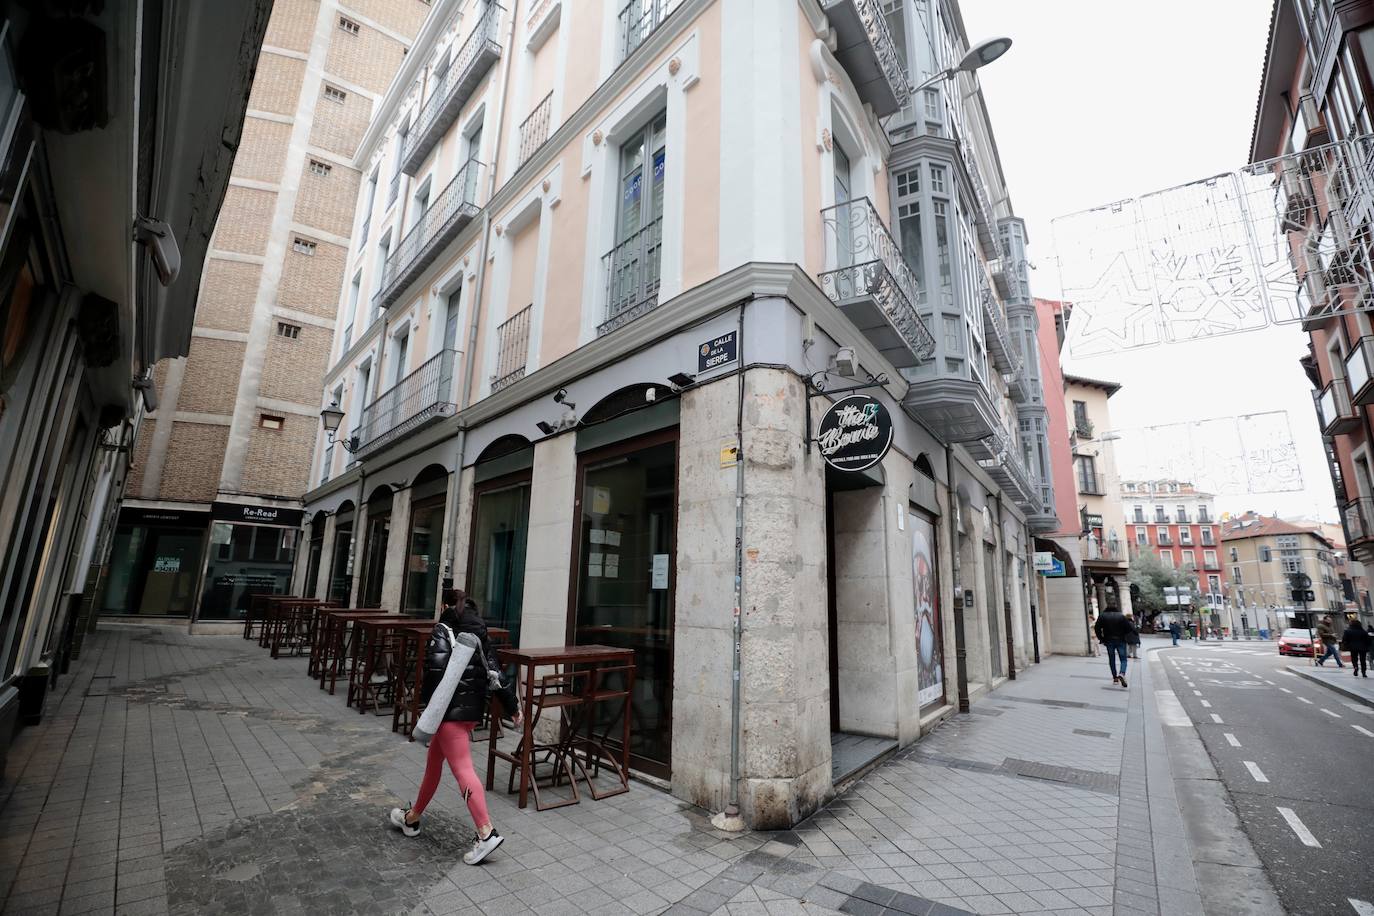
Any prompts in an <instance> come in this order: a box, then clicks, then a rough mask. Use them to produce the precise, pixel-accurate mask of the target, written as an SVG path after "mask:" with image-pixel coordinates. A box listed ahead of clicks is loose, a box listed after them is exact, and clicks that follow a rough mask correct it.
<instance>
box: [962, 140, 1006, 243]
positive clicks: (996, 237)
mask: <svg viewBox="0 0 1374 916" xmlns="http://www.w3.org/2000/svg"><path fill="white" fill-rule="evenodd" d="M959 152H960V154H961V155H962V156H963V159H964V170H965V171H967V172H968V178H969V183H970V184H971V185H972V186H973V202H974V207H973V222H974V225H975V226H976V227H977V229H978V244H979V245H981V246H983V254H984V256H986V257H987V258H988V259H989V260H994V259H999V260H1000V259H1001V257H1002V233H1001V232H1000V231H999V230H998V227H997V221H996V219H995V218H994V217H993V212H992V202H991V201H990V200H989V199H988V189H987V185H986V184H985V183H984V182H983V170H982V168H980V167H979V165H978V159H977V158H976V157H975V156H974V154H973V144H972V143H970V142H969V140H968V138H967V137H965V138H963V139H962V140H960V142H959Z"/></svg>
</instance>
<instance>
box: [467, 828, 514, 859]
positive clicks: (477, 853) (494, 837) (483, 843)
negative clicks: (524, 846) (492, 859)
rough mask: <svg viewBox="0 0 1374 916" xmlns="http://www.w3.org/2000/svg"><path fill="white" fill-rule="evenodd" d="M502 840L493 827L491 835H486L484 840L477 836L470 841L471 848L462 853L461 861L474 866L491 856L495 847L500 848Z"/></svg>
mask: <svg viewBox="0 0 1374 916" xmlns="http://www.w3.org/2000/svg"><path fill="white" fill-rule="evenodd" d="M503 840H504V837H502V836H501V834H499V833H497V832H496V828H495V827H493V828H492V829H491V833H490V834H488V835H487V838H486V839H485V840H484V839H482V837H481V835H480V834H479V835H478V836H477V837H476V838H475V839H474V840H473V841H472V848H471V849H469V850H468V851H467V852H465V853H463V861H464V862H466V863H467V864H469V865H476V864H477V863H479V862H481V861H482V860H483V859H485V858H486V857H487V856H489V855H491V853H492V851H493V850H495V849H496V847H497V846H500V845H501V843H502V842H503Z"/></svg>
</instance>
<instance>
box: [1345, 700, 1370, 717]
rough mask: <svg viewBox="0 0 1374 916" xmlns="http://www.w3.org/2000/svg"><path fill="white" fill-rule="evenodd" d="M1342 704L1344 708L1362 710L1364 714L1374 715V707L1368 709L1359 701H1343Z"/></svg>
mask: <svg viewBox="0 0 1374 916" xmlns="http://www.w3.org/2000/svg"><path fill="white" fill-rule="evenodd" d="M1342 705H1343V706H1345V708H1346V709H1353V710H1355V711H1356V712H1362V713H1364V714H1365V715H1366V716H1374V709H1370V708H1369V707H1368V706H1361V705H1360V704H1359V703H1343V704H1342Z"/></svg>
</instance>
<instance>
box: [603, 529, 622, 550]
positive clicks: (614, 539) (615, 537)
mask: <svg viewBox="0 0 1374 916" xmlns="http://www.w3.org/2000/svg"><path fill="white" fill-rule="evenodd" d="M606 543H607V544H609V545H611V546H612V547H619V546H620V532H619V531H607V532H606Z"/></svg>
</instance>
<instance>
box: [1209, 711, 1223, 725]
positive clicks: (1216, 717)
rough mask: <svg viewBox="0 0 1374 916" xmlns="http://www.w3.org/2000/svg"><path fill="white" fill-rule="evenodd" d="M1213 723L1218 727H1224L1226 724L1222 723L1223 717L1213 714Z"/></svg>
mask: <svg viewBox="0 0 1374 916" xmlns="http://www.w3.org/2000/svg"><path fill="white" fill-rule="evenodd" d="M1212 721H1213V722H1214V723H1216V724H1217V725H1224V724H1225V723H1224V722H1222V721H1221V716H1219V715H1217V714H1216V713H1212Z"/></svg>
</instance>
